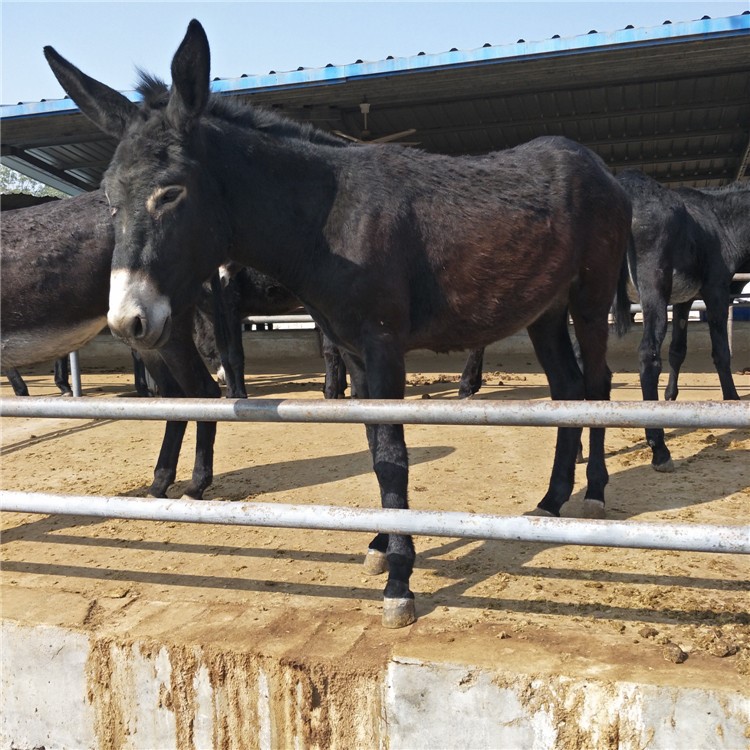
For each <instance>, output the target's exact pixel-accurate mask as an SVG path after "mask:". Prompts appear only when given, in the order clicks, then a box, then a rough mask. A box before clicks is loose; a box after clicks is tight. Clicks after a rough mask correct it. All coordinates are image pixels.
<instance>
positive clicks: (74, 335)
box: [0, 316, 107, 369]
mask: <svg viewBox="0 0 750 750" xmlns="http://www.w3.org/2000/svg"><path fill="white" fill-rule="evenodd" d="M106 325H107V318H106V316H100V317H97V318H92V319H91V320H86V321H83V322H81V323H78V324H77V325H75V326H70V327H66V328H54V327H52V326H50V327H45V328H33V329H31V330H25V331H17V332H14V333H11V334H8V332H7V331H6V330H4V331H3V333H2V339H0V354H1V358H2V365H3V369H7V368H9V367H23V366H25V365H33V364H36V363H37V362H46V361H48V360H51V359H57V358H58V357H62V356H65V355H66V354H68V352H73V351H75V350H76V349H80V348H81V347H82V346H83V345H84V344H86V343H88V342H89V341H91V339H93V338H94V336H96V334H97V333H99V331H101V330H102V328H104V327H105V326H106Z"/></svg>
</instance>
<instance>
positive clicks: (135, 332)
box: [132, 315, 146, 339]
mask: <svg viewBox="0 0 750 750" xmlns="http://www.w3.org/2000/svg"><path fill="white" fill-rule="evenodd" d="M145 333H146V326H145V324H144V320H143V318H142V317H141V316H140V315H136V316H135V317H134V318H133V326H132V338H134V339H140V338H143V336H144V334H145Z"/></svg>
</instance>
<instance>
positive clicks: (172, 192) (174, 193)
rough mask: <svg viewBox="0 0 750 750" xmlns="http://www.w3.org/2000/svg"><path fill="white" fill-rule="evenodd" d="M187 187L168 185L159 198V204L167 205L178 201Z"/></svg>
mask: <svg viewBox="0 0 750 750" xmlns="http://www.w3.org/2000/svg"><path fill="white" fill-rule="evenodd" d="M184 190H185V188H182V187H177V186H175V187H168V188H165V189H164V192H162V193H161V195H160V196H159V198H158V200H157V205H159V206H166V205H168V204H170V203H176V202H177V201H178V200H179V199H180V198H181V197H182V194H183V192H184Z"/></svg>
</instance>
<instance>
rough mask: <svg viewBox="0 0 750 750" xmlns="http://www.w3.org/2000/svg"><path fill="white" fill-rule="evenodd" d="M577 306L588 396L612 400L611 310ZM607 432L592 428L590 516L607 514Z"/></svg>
mask: <svg viewBox="0 0 750 750" xmlns="http://www.w3.org/2000/svg"><path fill="white" fill-rule="evenodd" d="M576 308H577V300H576V301H575V304H574V306H573V307H572V314H573V323H574V325H575V332H576V340H577V341H578V344H579V350H580V366H581V368H582V370H583V383H584V394H585V398H586V400H587V401H609V399H610V393H611V390H612V371H611V370H610V369H609V367H608V365H607V338H608V334H609V330H608V329H609V326H608V322H607V318H608V316H607V313H606V312H602V313H601V314H600V315H598V316H597V315H591V314H588V315H581V314H579V313H578V310H577V309H576ZM604 433H605V430H604V428H603V427H592V428H590V429H589V460H588V466H587V468H586V483H587V486H586V494H585V495H584V498H583V515H584V517H586V518H604V489H605V487H606V486H607V484H608V482H609V473H608V472H607V466H606V463H605V460H604Z"/></svg>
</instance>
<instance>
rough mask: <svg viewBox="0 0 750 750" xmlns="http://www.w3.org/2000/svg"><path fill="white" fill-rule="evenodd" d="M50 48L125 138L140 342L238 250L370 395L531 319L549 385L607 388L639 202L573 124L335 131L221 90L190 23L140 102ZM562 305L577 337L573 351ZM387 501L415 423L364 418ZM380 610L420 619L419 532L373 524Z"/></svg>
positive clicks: (399, 393)
mask: <svg viewBox="0 0 750 750" xmlns="http://www.w3.org/2000/svg"><path fill="white" fill-rule="evenodd" d="M45 54H46V56H47V60H48V62H49V63H50V65H51V67H52V69H53V71H54V73H55V75H56V76H57V78H58V80H59V81H60V83H61V84H62V86H63V88H64V89H65V90H66V92H67V93H68V94H69V95H70V96H71V98H72V99H73V100H74V101H75V102H76V104H77V105H78V106H79V107H80V108H81V110H82V111H83V112H84V113H85V114H86V115H88V117H89V118H90V119H92V120H93V122H94V123H96V124H97V125H98V126H99V127H100V128H101V129H102V130H104V131H105V132H107V133H109V134H110V135H112V136H114V137H116V138H118V139H119V145H118V147H117V150H116V152H115V155H114V157H113V160H112V162H111V164H110V167H109V169H108V170H107V173H106V175H105V178H104V183H103V184H104V186H105V189H106V193H107V196H108V198H109V201H110V203H111V205H112V210H113V213H114V221H115V226H116V232H115V238H116V245H115V252H114V256H113V263H112V283H111V287H112V296H111V298H110V311H109V315H108V321H109V324H110V327H111V328H113V329H114V330H115V331H116V332H117V333H118V334H119V335H121V336H123V337H125V338H126V339H129V340H133V341H138V342H139V343H140V344H141V345H146V346H164V345H165V344H167V343H168V341H169V331H170V326H171V323H170V321H171V319H172V317H173V316H175V315H180V313H181V311H182V310H183V308H184V306H185V304H186V303H187V301H189V300H190V299H191V298H193V297H194V295H195V294H197V290H198V289H199V287H200V283H201V281H202V279H204V278H206V277H207V276H208V275H209V274H210V273H211V272H212V270H213V269H215V268H216V267H217V266H219V265H220V264H221V263H223V262H225V261H226V260H227V257H226V253H227V250H228V249H229V253H230V259H231V260H234V261H236V262H238V263H242V264H244V265H251V266H253V267H255V268H258V269H259V270H261V271H263V272H264V273H267V274H269V275H271V276H273V277H274V278H276V279H278V280H279V282H280V283H282V284H283V285H284V286H285V287H287V288H288V289H289V290H290V291H291V292H293V293H294V294H295V296H297V297H298V298H299V299H300V300H302V302H303V304H304V305H305V307H306V308H307V309H308V311H309V312H310V313H311V315H312V316H313V318H314V319H315V321H316V323H317V324H318V325H319V326H320V328H321V329H322V330H323V332H324V333H325V334H326V335H327V336H328V337H329V338H330V339H331V341H332V342H333V343H334V344H335V345H336V346H338V347H339V349H340V350H341V351H342V353H343V355H344V358H345V360H346V364H347V368H348V369H349V371H350V375H351V381H352V392H353V395H354V396H355V397H357V398H384V399H400V398H403V396H404V389H405V364H404V359H405V353H406V352H407V351H409V350H411V349H414V348H429V349H433V350H436V351H451V350H461V349H476V348H480V347H483V346H486V345H487V344H489V343H491V342H493V341H496V340H497V339H499V338H503V337H505V336H508V335H510V334H512V333H513V332H515V331H517V330H519V329H521V328H524V327H526V328H527V330H528V332H529V336H530V338H531V340H532V342H533V345H534V348H535V351H536V354H537V357H538V359H539V361H540V363H541V364H542V367H543V368H544V370H545V373H546V375H547V379H548V381H549V384H550V390H551V395H552V397H553V398H554V399H578V400H581V399H596V400H607V399H609V394H610V388H611V373H610V371H609V368H608V367H607V363H606V359H605V354H606V346H607V333H608V313H609V308H610V305H611V302H612V299H613V298H614V296H615V290H616V287H617V282H618V277H619V276H620V269H621V265H622V259H623V256H624V253H625V248H626V244H627V241H628V235H629V232H630V203H629V201H628V198H627V196H626V195H625V193H624V191H623V190H622V188H620V186H619V185H618V184H617V182H616V181H615V179H614V178H613V177H612V176H611V175H610V174H609V172H608V171H607V169H606V168H605V166H604V164H603V163H602V162H601V160H600V159H599V158H598V157H597V156H596V155H594V154H593V153H592V152H591V151H589V150H588V149H586V148H584V147H582V146H580V145H578V144H576V143H573V142H571V141H568V140H566V139H563V138H541V139H537V140H535V141H532V142H530V143H527V144H525V145H523V146H519V147H518V148H514V149H509V150H507V151H503V152H497V153H494V154H491V155H489V156H483V157H481V158H477V157H446V156H442V155H435V154H428V153H424V152H421V151H417V150H414V149H409V148H406V147H402V146H397V145H390V144H389V145H367V146H359V147H356V148H340V147H333V146H331V145H328V144H327V143H326V142H325V139H324V138H322V137H321V138H319V139H313V138H307V139H303V138H300V137H299V132H300V129H301V128H309V127H310V126H301V125H298V124H296V123H293V122H290V121H287V120H284V119H282V118H280V117H278V116H277V115H275V114H272V113H268V112H263V111H261V110H258V109H255V108H252V107H249V106H238V105H235V104H233V103H232V102H228V101H227V100H225V99H221V98H218V97H212V96H211V95H210V91H209V68H210V61H209V46H208V40H207V38H206V35H205V32H204V31H203V28H202V26H201V25H200V24H199V23H198V22H197V21H192V22H191V23H190V25H189V27H188V30H187V34H186V36H185V38H184V39H183V41H182V43H181V44H180V47H179V48H178V50H177V52H176V53H175V55H174V58H173V61H172V79H173V85H172V89H171V91H170V93H169V95H168V96H157V97H155V98H154V99H149V98H148V97H146V98H145V99H144V101H143V102H142V103H141V104H134V103H133V102H131V101H130V100H129V99H127V98H126V97H125V96H123V95H122V94H120V93H119V92H117V91H115V90H114V89H112V88H110V87H108V86H106V85H105V84H102V83H99V82H98V81H95V80H94V79H92V78H90V77H88V76H86V75H84V74H83V73H81V71H79V70H78V69H77V68H75V67H74V66H73V65H71V64H70V63H69V62H67V61H66V60H65V59H64V58H62V57H61V56H60V55H59V54H58V53H57V52H55V51H54V50H53V49H52V48H50V47H46V48H45ZM568 312H570V315H571V316H572V318H573V321H574V326H575V332H576V337H577V339H578V341H579V343H580V347H581V357H582V361H583V372H581V369H580V368H579V366H578V364H577V362H576V358H575V354H574V351H573V346H572V344H571V340H570V336H569V334H568V326H567V318H568ZM366 432H367V438H368V443H369V446H370V450H371V453H372V459H373V465H374V470H375V474H376V477H377V480H378V483H379V486H380V494H381V502H382V505H383V506H384V507H386V508H407V507H408V503H407V484H408V457H407V451H406V444H405V441H404V429H403V425H398V424H383V425H380V424H379V425H367V427H366ZM580 436H581V429H580V428H560V429H558V431H557V445H556V449H555V456H554V465H553V469H552V474H551V478H550V483H549V489H548V491H547V493H546V494H545V496H544V497H543V498H542V500H541V502H540V503H539V506H538V511H537V512H539V513H541V514H544V515H552V516H557V515H559V513H560V508H561V507H562V505H563V504H564V503H565V502H566V501H567V500H568V499H569V498H570V495H571V493H572V489H573V477H574V471H575V460H576V453H577V450H578V443H579V439H580ZM587 480H588V487H587V490H586V503H587V504H588V506H590V507H593V508H596V509H597V510H598V511H599V512H601V511H603V506H604V488H605V486H606V484H607V481H608V475H607V470H606V467H605V462H604V430H603V429H601V428H596V429H592V430H591V437H590V459H589V462H588V467H587ZM368 558H369V559H373V558H376V562H375V564H373V565H372V568H374V569H378V568H379V567H380V566H379V565H378V562H380V563H382V562H383V558H385V562H386V563H387V568H388V581H387V583H386V586H385V591H384V602H383V624H384V625H385V626H387V627H401V626H404V625H408V624H409V623H411V622H413V621H414V620H415V618H416V610H415V605H414V595H413V593H412V592H411V590H410V588H409V579H410V576H411V573H412V569H413V566H414V559H415V553H414V544H413V541H412V539H411V537H410V536H405V535H399V534H378V535H377V536H376V537H375V539H374V540H373V541H372V542H371V544H370V552H369V553H368Z"/></svg>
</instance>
